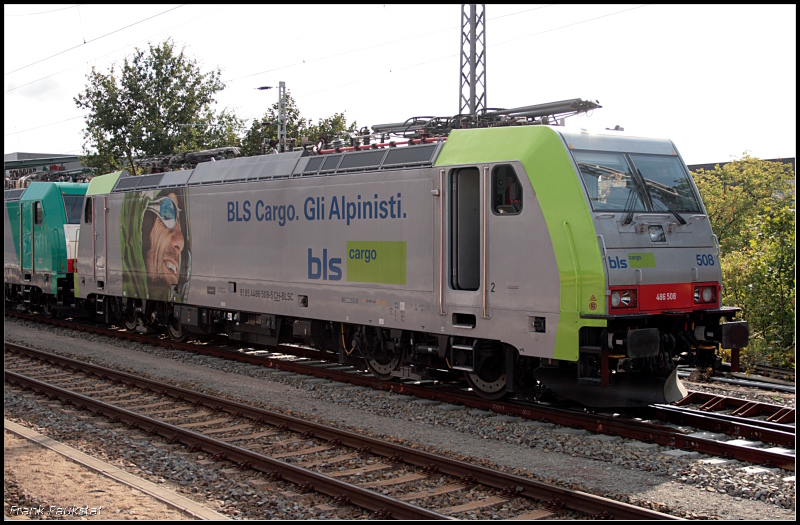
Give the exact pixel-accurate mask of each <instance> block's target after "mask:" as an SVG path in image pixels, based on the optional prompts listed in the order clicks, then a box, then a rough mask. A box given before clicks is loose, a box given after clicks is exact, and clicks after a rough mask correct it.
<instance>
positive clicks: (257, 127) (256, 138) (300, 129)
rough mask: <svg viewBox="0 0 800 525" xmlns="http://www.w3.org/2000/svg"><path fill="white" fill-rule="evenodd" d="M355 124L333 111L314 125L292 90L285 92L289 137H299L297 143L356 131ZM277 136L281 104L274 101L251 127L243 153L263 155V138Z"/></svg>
mask: <svg viewBox="0 0 800 525" xmlns="http://www.w3.org/2000/svg"><path fill="white" fill-rule="evenodd" d="M355 130H356V123H355V122H353V123H352V124H350V125H348V124H347V118H346V117H345V115H344V113H334V114H333V115H332V116H330V117H327V118H321V119H319V120H318V121H317V124H312V121H311V119H306V118H304V117H302V116H301V114H300V109H299V108H298V107H297V102H296V101H295V100H294V98H292V95H291V93H290V92H289V90H287V91H286V137H287V138H295V139H297V143H298V144H300V141H301V140H302V138H303V137H308V138H309V140H311V141H315V140H316V139H317V138H318V137H320V136H321V135H323V134H327V135H328V137H331V138H333V137H334V136H336V135H342V134H344V133H347V132H351V131H355ZM277 138H278V103H277V102H275V103H274V104H272V106H271V107H270V108H269V109H268V110H267V112H266V114H265V115H264V116H263V117H262V118H261V119H260V120H259V119H256V120H254V121H253V124H252V125H251V126H250V129H249V130H248V131H247V134H246V135H245V137H244V139H243V140H242V155H247V156H250V155H260V154H261V145H262V144H263V143H264V139H268V140H269V139H277Z"/></svg>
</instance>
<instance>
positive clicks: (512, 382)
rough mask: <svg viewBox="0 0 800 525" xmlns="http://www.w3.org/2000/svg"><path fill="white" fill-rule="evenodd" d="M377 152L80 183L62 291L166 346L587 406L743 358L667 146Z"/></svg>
mask: <svg viewBox="0 0 800 525" xmlns="http://www.w3.org/2000/svg"><path fill="white" fill-rule="evenodd" d="M510 124H514V122H510ZM384 146H386V147H384ZM392 146H397V144H395V143H385V142H384V143H381V144H363V145H361V144H356V145H354V146H352V147H348V148H337V149H336V150H331V151H323V152H321V153H324V154H310V152H309V151H307V150H305V149H303V150H300V151H291V152H286V153H280V154H277V155H262V156H257V157H247V158H238V159H230V160H224V161H221V162H206V163H201V164H199V165H198V166H197V167H196V168H194V169H192V170H183V171H175V172H167V173H157V174H151V175H144V176H138V177H131V176H128V174H127V172H118V173H115V174H109V175H105V176H102V177H95V178H94V179H93V180H92V181H91V184H90V186H89V190H88V192H87V195H86V198H85V202H84V205H83V213H82V214H81V222H82V224H81V228H82V229H83V230H85V231H84V235H82V236H81V238H80V242H79V246H78V264H77V271H76V273H75V276H74V279H75V285H74V289H75V295H76V297H78V298H79V299H80V300H81V301H86V302H88V303H90V304H91V305H92V306H91V308H92V310H93V311H96V312H97V313H98V314H99V315H101V316H105V317H106V318H107V319H114V318H117V317H119V318H121V319H122V320H123V321H124V323H125V325H126V326H127V327H128V328H129V329H136V330H147V329H148V328H149V327H153V326H164V327H166V328H167V329H168V331H169V333H170V334H171V335H172V336H173V337H174V338H176V339H178V340H182V339H184V338H186V337H187V336H188V335H189V334H192V333H197V334H210V333H227V334H228V335H229V336H230V337H231V338H232V339H234V340H240V341H244V342H247V341H249V342H258V343H266V344H279V343H283V342H290V341H291V342H296V341H303V342H305V343H306V344H308V345H310V346H313V347H315V348H317V349H319V350H320V351H321V352H326V353H329V354H332V355H333V356H338V358H339V359H340V361H342V362H344V361H348V360H353V359H358V360H362V361H363V362H364V363H365V365H366V367H367V368H368V369H369V370H370V371H371V372H372V373H373V374H375V375H376V376H378V377H380V378H382V379H385V380H394V379H396V378H406V379H416V380H425V379H452V378H456V377H457V378H463V379H464V380H465V381H466V382H467V383H468V385H469V386H470V387H471V388H472V389H473V390H474V391H476V392H477V393H478V394H479V395H481V396H483V397H486V398H489V399H498V398H500V397H503V396H506V395H510V394H515V395H519V396H530V397H536V396H538V395H540V394H541V393H542V391H543V390H544V389H545V388H546V389H549V390H550V391H553V392H556V393H557V394H559V395H560V396H563V397H566V398H570V399H574V400H576V401H579V402H581V403H583V404H585V405H588V406H597V407H604V406H607V407H617V406H640V405H645V404H650V403H656V402H662V403H663V402H673V401H677V400H679V399H680V398H682V397H683V395H684V394H685V390H684V389H683V387H682V386H681V384H680V381H679V380H678V379H677V373H676V371H677V370H676V363H677V362H678V360H679V359H680V358H681V357H683V358H687V357H688V358H691V359H700V360H704V361H705V362H713V361H714V359H715V354H716V352H715V351H716V350H717V349H718V348H719V346H720V345H722V346H723V347H731V348H740V347H743V346H745V345H746V344H747V339H748V327H747V323H746V322H744V321H740V322H723V321H725V320H729V321H731V320H732V319H733V318H734V317H735V314H736V312H737V309H734V308H725V307H721V306H720V295H721V294H720V291H721V272H720V266H719V248H718V244H717V243H716V237H715V236H714V235H713V233H712V231H711V228H710V225H709V221H708V217H707V214H706V211H705V209H704V207H703V204H702V202H701V200H700V197H699V194H698V193H697V189H696V187H695V185H694V183H693V181H692V179H691V176H690V174H689V172H688V170H687V168H686V165H685V164H684V162H683V160H682V159H681V157H680V155H679V154H678V152H677V149H676V148H675V146H674V144H673V143H672V142H671V141H669V140H654V139H644V138H636V137H626V136H623V135H621V134H618V133H614V134H607V135H602V134H599V135H598V134H589V133H585V132H582V131H567V130H566V128H563V127H560V126H547V125H506V126H498V127H488V128H476V129H452V130H449V129H448V130H447V133H446V134H442V136H439V137H436V136H433V135H432V134H422V135H420V136H419V137H418V138H416V139H412V140H409V141H408V143H407V144H406V145H405V147H392ZM315 153H320V152H319V151H316V152H315Z"/></svg>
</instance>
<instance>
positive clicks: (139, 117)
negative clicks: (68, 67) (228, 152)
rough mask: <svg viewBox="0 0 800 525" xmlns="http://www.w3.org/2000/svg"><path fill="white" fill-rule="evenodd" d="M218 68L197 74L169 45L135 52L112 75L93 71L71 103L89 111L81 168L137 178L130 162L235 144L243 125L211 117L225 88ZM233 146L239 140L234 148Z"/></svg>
mask: <svg viewBox="0 0 800 525" xmlns="http://www.w3.org/2000/svg"><path fill="white" fill-rule="evenodd" d="M220 74H221V73H220V70H219V69H215V70H212V71H211V72H208V73H204V72H202V71H201V70H200V68H199V66H198V65H197V61H196V60H193V59H190V58H189V57H187V56H186V55H185V54H184V50H183V49H181V50H180V51H179V52H178V50H177V49H176V48H175V44H174V43H173V42H172V41H171V40H166V41H164V42H162V43H161V44H159V45H158V46H153V45H152V44H151V45H150V46H149V49H148V50H147V51H143V50H140V49H138V48H137V49H136V50H135V52H134V53H133V56H132V57H129V58H126V59H125V60H124V62H123V64H122V68H121V71H120V72H119V74H117V73H116V72H115V68H114V67H113V66H112V67H111V69H110V71H109V72H108V73H107V74H104V73H101V72H98V71H97V70H96V69H95V68H92V71H91V73H89V74H88V75H87V80H88V82H87V85H86V89H85V90H84V91H83V92H82V93H80V94H79V95H78V96H77V97H75V99H74V100H75V104H76V105H77V106H78V107H79V108H80V109H84V110H88V111H89V115H88V116H87V117H86V128H85V130H84V138H85V140H86V141H85V143H84V152H85V153H86V158H87V162H86V163H87V165H89V166H94V167H97V168H98V169H99V172H100V173H106V172H108V171H114V170H117V169H121V168H122V167H123V166H124V167H126V168H128V169H130V170H131V171H132V173H134V174H135V173H136V170H135V167H134V163H133V158H134V157H140V156H148V155H168V154H173V153H178V152H180V151H183V150H185V149H206V148H211V147H218V146H223V145H236V144H230V142H229V141H231V140H236V141H238V134H239V132H240V131H242V130H243V123H242V122H241V121H240V120H239V119H237V118H236V117H235V116H234V115H232V114H226V113H225V112H224V111H223V112H222V113H221V114H215V113H214V112H213V111H212V109H211V106H212V104H213V103H215V100H214V96H215V95H216V93H218V92H219V91H221V90H222V89H223V88H224V85H223V84H222V82H221V81H220ZM237 143H238V142H237Z"/></svg>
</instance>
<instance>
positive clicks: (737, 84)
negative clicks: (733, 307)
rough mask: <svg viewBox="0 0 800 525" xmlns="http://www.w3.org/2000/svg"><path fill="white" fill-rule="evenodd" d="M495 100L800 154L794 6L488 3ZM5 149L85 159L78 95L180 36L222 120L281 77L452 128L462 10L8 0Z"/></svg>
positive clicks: (256, 112) (309, 100)
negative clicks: (207, 78) (212, 85)
mask: <svg viewBox="0 0 800 525" xmlns="http://www.w3.org/2000/svg"><path fill="white" fill-rule="evenodd" d="M485 12H486V98H487V105H488V106H489V107H490V108H515V107H520V106H528V105H533V104H543V103H546V102H553V101H559V100H566V99H572V98H582V99H585V100H592V101H598V102H599V104H600V105H601V106H602V108H598V109H595V110H594V111H592V112H591V113H590V114H588V115H580V116H575V117H571V118H568V119H567V121H566V123H567V125H568V126H570V127H582V128H584V129H586V130H588V131H590V132H591V131H602V130H605V129H606V128H614V126H617V125H619V126H622V127H623V128H624V129H625V132H626V134H630V135H635V136H643V137H659V138H669V139H671V140H672V141H673V142H674V143H675V145H676V146H677V148H678V151H679V152H680V153H681V155H682V156H683V159H684V161H685V162H686V163H687V164H701V163H715V162H726V161H729V160H732V159H734V158H740V157H741V156H742V155H743V154H745V153H748V154H749V155H751V156H753V157H757V158H764V159H771V158H787V157H795V149H796V142H797V137H796V130H797V121H796V112H797V25H796V24H797V21H796V17H797V7H796V6H795V5H731V6H724V5H707V6H706V5H646V4H629V5H591V6H582V5H557V4H532V5H488V6H486V11H485ZM3 14H4V31H3V33H4V44H5V45H4V61H3V69H4V73H3V78H4V97H3V106H4V133H3V136H4V153H11V152H35V153H60V154H71V155H78V154H81V153H82V150H83V146H84V139H83V131H82V130H83V128H84V115H85V112H84V111H82V110H80V109H79V108H78V107H77V106H76V105H75V102H74V98H75V97H76V96H77V95H78V94H79V93H81V92H82V91H83V90H84V89H85V86H86V81H87V74H88V73H89V72H90V71H91V69H92V67H94V68H96V69H97V71H99V72H102V73H104V74H106V73H108V72H109V70H110V69H111V67H112V65H115V64H116V69H115V70H116V71H119V69H120V66H121V64H122V63H123V61H124V59H125V58H126V57H130V56H131V55H132V54H133V52H134V50H135V49H136V48H139V49H147V48H148V44H149V43H151V44H153V45H158V44H159V43H161V42H162V41H164V40H166V39H167V38H171V39H172V40H173V41H174V42H175V43H176V44H177V45H178V46H179V47H184V49H185V52H186V54H187V55H188V56H189V57H191V58H194V59H196V60H197V62H198V64H199V65H200V67H201V69H202V70H203V71H210V70H212V69H214V68H220V69H221V70H222V80H223V81H224V82H225V85H226V87H225V89H224V90H223V91H221V92H220V93H218V94H217V97H216V105H215V109H216V110H218V111H221V110H223V109H226V108H227V109H228V111H234V112H235V113H236V115H237V116H239V117H240V118H243V119H245V120H246V121H247V125H248V127H249V125H250V123H251V122H252V121H253V119H256V118H261V117H262V116H263V115H264V114H265V112H266V111H267V109H268V108H269V106H270V105H272V104H274V103H275V102H276V101H277V97H278V90H277V89H272V90H257V89H256V88H258V87H260V86H277V85H278V82H280V81H283V82H285V83H286V88H287V90H288V91H289V92H290V93H291V95H292V97H293V98H294V99H295V100H296V102H297V106H298V108H299V110H300V112H301V115H302V116H303V117H306V118H311V119H313V120H314V121H315V122H316V121H317V120H318V119H321V118H324V117H328V116H331V115H333V114H334V113H336V112H344V113H345V115H346V117H347V120H348V123H349V122H352V121H356V122H357V124H358V126H359V127H363V126H372V125H374V124H382V123H389V122H402V121H404V120H406V119H408V118H411V117H416V116H452V115H454V114H456V113H458V112H459V95H460V91H461V84H460V76H459V69H460V64H459V55H460V52H461V37H460V21H461V20H460V18H461V5H460V4H456V5H388V4H386V5H384V4H377V5H332V4H327V5H293V4H291V5H214V4H210V5H207V4H203V5H190V4H163V5H113V6H112V5H95V4H90V5H78V4H66V5H64V4H61V5H47V4H5V5H4V13H3Z"/></svg>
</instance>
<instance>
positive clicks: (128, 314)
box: [122, 309, 139, 332]
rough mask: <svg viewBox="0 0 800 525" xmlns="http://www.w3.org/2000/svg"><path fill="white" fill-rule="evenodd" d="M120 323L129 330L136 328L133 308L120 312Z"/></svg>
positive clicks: (136, 323) (136, 322)
mask: <svg viewBox="0 0 800 525" xmlns="http://www.w3.org/2000/svg"><path fill="white" fill-rule="evenodd" d="M122 323H123V324H124V325H125V329H126V330H128V331H129V332H133V331H134V330H136V326H137V325H138V324H139V323H138V321H137V319H136V312H134V311H133V309H127V310H125V313H124V314H122Z"/></svg>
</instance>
